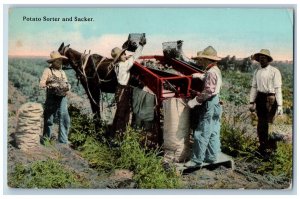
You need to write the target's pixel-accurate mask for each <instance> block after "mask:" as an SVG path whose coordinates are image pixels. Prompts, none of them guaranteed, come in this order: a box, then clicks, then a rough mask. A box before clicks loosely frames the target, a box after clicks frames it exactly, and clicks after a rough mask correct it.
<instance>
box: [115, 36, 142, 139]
mask: <svg viewBox="0 0 300 199" xmlns="http://www.w3.org/2000/svg"><path fill="white" fill-rule="evenodd" d="M145 44H146V38H145V37H143V38H142V39H141V41H140V42H139V45H138V48H137V49H136V51H135V53H134V54H133V55H132V56H131V57H129V58H127V57H126V53H125V52H126V49H120V48H118V47H115V48H113V49H112V51H111V56H112V58H113V59H114V60H113V63H114V64H115V68H114V70H115V73H116V75H117V79H118V86H117V89H116V93H115V100H116V103H117V110H116V114H115V117H114V120H113V125H112V134H113V135H115V134H116V133H117V134H120V135H122V134H123V133H124V132H125V130H126V126H127V124H128V122H129V118H130V111H131V97H132V89H131V87H129V85H128V82H129V78H130V69H131V68H132V66H133V64H134V62H135V61H136V60H137V59H138V58H139V57H140V56H141V54H142V50H143V46H144V45H145Z"/></svg>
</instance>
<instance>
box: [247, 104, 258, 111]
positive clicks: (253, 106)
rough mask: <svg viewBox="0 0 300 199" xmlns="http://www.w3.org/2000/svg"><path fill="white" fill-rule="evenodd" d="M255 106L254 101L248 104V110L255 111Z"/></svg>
mask: <svg viewBox="0 0 300 199" xmlns="http://www.w3.org/2000/svg"><path fill="white" fill-rule="evenodd" d="M255 108H256V106H255V103H253V104H250V106H249V111H250V112H251V113H253V112H255Z"/></svg>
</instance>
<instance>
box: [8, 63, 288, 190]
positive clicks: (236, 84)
mask: <svg viewBox="0 0 300 199" xmlns="http://www.w3.org/2000/svg"><path fill="white" fill-rule="evenodd" d="M45 60H46V59H21V58H19V59H17V58H16V59H10V60H9V68H8V77H9V81H11V82H12V83H13V85H14V86H15V87H16V88H17V89H18V90H19V91H21V92H22V94H23V95H25V96H28V100H29V101H36V102H39V103H43V102H44V100H45V96H44V92H40V91H39V89H38V83H39V78H40V76H41V75H42V72H43V70H44V68H45V67H47V63H46V62H45ZM274 66H276V67H278V68H279V70H280V71H281V73H282V77H283V79H282V80H283V86H282V92H283V107H284V113H285V116H284V117H282V118H279V119H276V123H278V124H290V125H291V124H293V89H294V87H293V68H292V65H291V64H285V63H281V62H276V63H274ZM66 73H67V76H68V79H69V81H70V82H71V85H72V91H73V92H75V93H77V94H78V95H79V96H82V95H83V94H84V91H83V89H82V87H81V86H79V87H77V79H76V78H75V74H74V71H73V70H67V71H66ZM222 75H223V82H224V86H223V89H222V91H221V99H222V101H223V102H225V104H230V105H232V108H230V110H229V111H230V112H225V113H224V114H223V118H222V126H221V143H222V151H223V152H225V153H227V154H229V155H232V156H234V157H235V159H236V161H246V162H251V163H254V164H253V165H254V166H253V168H252V169H251V172H252V173H257V174H261V175H264V174H268V175H273V176H279V177H283V178H284V180H286V181H290V180H291V178H292V152H293V148H292V145H291V144H288V143H283V142H279V143H278V148H277V150H276V152H275V153H273V154H272V155H271V156H270V160H269V161H262V158H260V157H257V155H256V150H257V147H258V141H257V137H253V136H250V135H249V132H248V131H249V130H248V129H247V127H246V126H245V127H241V126H240V125H239V124H241V123H246V121H247V122H248V123H249V125H251V124H250V123H251V122H249V121H248V120H246V119H245V117H244V116H243V114H245V112H246V111H247V110H246V111H245V109H242V108H243V107H245V106H246V105H247V104H248V100H249V99H248V98H249V92H250V88H251V81H252V75H253V71H252V72H247V73H242V72H237V71H231V70H230V67H229V68H228V70H226V71H222ZM109 99H111V96H104V97H103V100H104V101H106V102H107V101H109ZM9 102H10V103H12V100H11V98H10V101H9ZM69 112H70V115H71V122H72V124H71V130H70V134H69V140H70V142H71V143H72V147H73V149H75V150H78V151H79V153H80V154H81V156H82V157H83V158H84V159H86V160H87V161H88V162H89V165H90V167H92V168H94V169H95V170H97V171H98V172H99V174H101V173H102V172H105V173H112V172H113V171H114V170H115V169H128V170H130V171H132V172H133V174H134V176H133V180H134V181H135V182H136V184H137V188H180V187H181V186H182V185H181V181H180V176H178V175H177V174H176V172H175V169H174V168H172V167H171V168H169V169H167V170H166V169H164V167H163V162H162V157H161V156H160V152H161V151H160V150H159V149H149V148H145V143H144V141H143V139H142V138H141V137H142V136H141V134H140V133H138V132H137V131H135V130H133V129H131V128H128V129H127V132H126V133H125V135H124V137H123V139H122V140H120V139H118V140H113V141H110V142H108V141H107V138H106V136H105V132H106V130H107V127H106V126H105V124H102V128H101V129H99V130H98V131H96V127H95V122H94V120H93V117H92V115H82V114H81V113H80V111H79V109H78V108H75V107H74V106H72V105H70V107H69ZM9 114H11V116H13V115H14V113H9ZM224 115H225V116H226V117H224ZM255 120H256V119H255V117H253V120H252V122H255ZM252 133H253V132H252ZM112 143H114V144H113V147H112ZM46 145H47V146H50V147H52V143H51V141H50V140H49V141H47V143H46ZM8 179H9V180H8V181H9V186H10V187H18V188H35V187H37V188H71V187H72V188H73V187H80V188H84V187H89V182H87V181H86V179H84V178H83V177H81V176H80V175H79V174H77V173H74V171H71V170H69V169H68V168H65V167H64V166H63V165H61V163H60V162H59V160H51V159H49V160H47V161H36V162H33V163H31V164H28V165H23V164H20V163H18V164H16V166H15V168H14V170H13V172H12V173H11V174H9V176H8ZM208 188H210V187H208Z"/></svg>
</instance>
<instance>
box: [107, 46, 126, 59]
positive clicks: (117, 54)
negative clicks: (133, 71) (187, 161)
mask: <svg viewBox="0 0 300 199" xmlns="http://www.w3.org/2000/svg"><path fill="white" fill-rule="evenodd" d="M125 51H126V49H123V50H121V49H120V48H119V47H115V48H113V49H112V50H111V56H112V58H114V62H116V61H117V60H118V59H119V57H120V56H121V55H122V54H123V53H125Z"/></svg>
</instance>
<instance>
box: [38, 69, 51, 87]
mask: <svg viewBox="0 0 300 199" xmlns="http://www.w3.org/2000/svg"><path fill="white" fill-rule="evenodd" d="M50 73H51V71H50V69H49V68H46V69H45V70H44V72H43V74H42V77H41V80H40V85H39V87H40V88H41V89H45V88H46V86H47V84H46V83H47V79H48V77H49V74H50Z"/></svg>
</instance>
